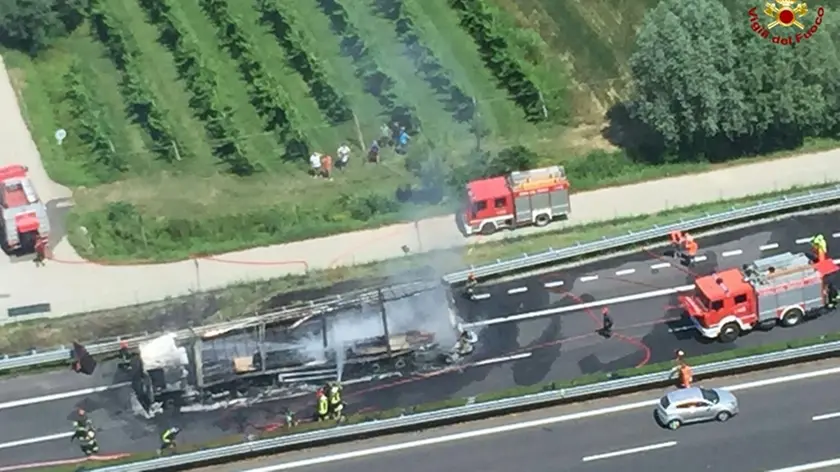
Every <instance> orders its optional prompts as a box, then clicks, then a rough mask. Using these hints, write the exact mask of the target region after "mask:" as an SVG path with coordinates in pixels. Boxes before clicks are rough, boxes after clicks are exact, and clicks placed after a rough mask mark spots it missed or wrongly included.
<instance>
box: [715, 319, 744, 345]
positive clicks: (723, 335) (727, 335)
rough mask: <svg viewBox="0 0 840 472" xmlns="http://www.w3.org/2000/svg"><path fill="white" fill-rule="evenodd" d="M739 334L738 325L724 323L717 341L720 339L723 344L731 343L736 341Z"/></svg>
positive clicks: (739, 328)
mask: <svg viewBox="0 0 840 472" xmlns="http://www.w3.org/2000/svg"><path fill="white" fill-rule="evenodd" d="M740 334H741V327H740V326H738V323H726V324H725V325H723V328H721V329H720V335H719V336H718V339H720V341H721V342H723V343H731V342H732V341H735V340H736V339H738V336H740Z"/></svg>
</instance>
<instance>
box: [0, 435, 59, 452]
mask: <svg viewBox="0 0 840 472" xmlns="http://www.w3.org/2000/svg"><path fill="white" fill-rule="evenodd" d="M71 436H73V433H72V432H68V433H58V434H51V435H49V436H41V437H37V438H29V439H19V440H17V441H12V442H7V443H2V444H0V449H9V448H12V447H20V446H28V445H30V444H37V443H40V442H47V441H55V440H56V439H64V438H69V437H71Z"/></svg>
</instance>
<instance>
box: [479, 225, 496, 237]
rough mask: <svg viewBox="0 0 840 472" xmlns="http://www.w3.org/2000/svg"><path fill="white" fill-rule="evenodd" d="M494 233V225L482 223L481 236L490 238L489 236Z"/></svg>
mask: <svg viewBox="0 0 840 472" xmlns="http://www.w3.org/2000/svg"><path fill="white" fill-rule="evenodd" d="M495 232H496V225H494V224H493V223H484V224H483V225H481V234H483V235H485V236H490V235H491V234H493V233H495Z"/></svg>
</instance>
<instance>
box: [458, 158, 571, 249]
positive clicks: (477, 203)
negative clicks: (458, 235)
mask: <svg viewBox="0 0 840 472" xmlns="http://www.w3.org/2000/svg"><path fill="white" fill-rule="evenodd" d="M464 207H465V208H464V211H463V213H462V214H461V215H459V220H461V221H460V223H461V226H462V228H463V230H464V233H465V234H466V235H468V236H469V235H471V234H475V233H481V234H484V235H489V234H493V233H495V232H496V231H497V230H499V229H503V228H511V229H513V228H517V227H519V226H525V225H531V224H533V225H536V226H545V225H547V224H549V223H550V222H551V221H552V220H554V219H555V218H559V217H565V216H567V215H568V214H569V213H570V212H571V205H570V203H569V181H568V179H567V178H566V172H565V171H564V170H563V167H560V166H550V167H545V168H541V169H532V170H526V171H517V172H511V173H510V174H508V175H506V176H500V177H491V178H488V179H480V180H474V181H472V182H470V183H468V184H467V198H466V204H465V205H464Z"/></svg>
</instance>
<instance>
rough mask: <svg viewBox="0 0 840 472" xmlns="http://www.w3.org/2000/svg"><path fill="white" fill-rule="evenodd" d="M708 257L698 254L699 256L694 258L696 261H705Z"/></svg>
mask: <svg viewBox="0 0 840 472" xmlns="http://www.w3.org/2000/svg"><path fill="white" fill-rule="evenodd" d="M706 259H708V257H706V256H697V257H695V258H694V262H703V261H705V260H706Z"/></svg>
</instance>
